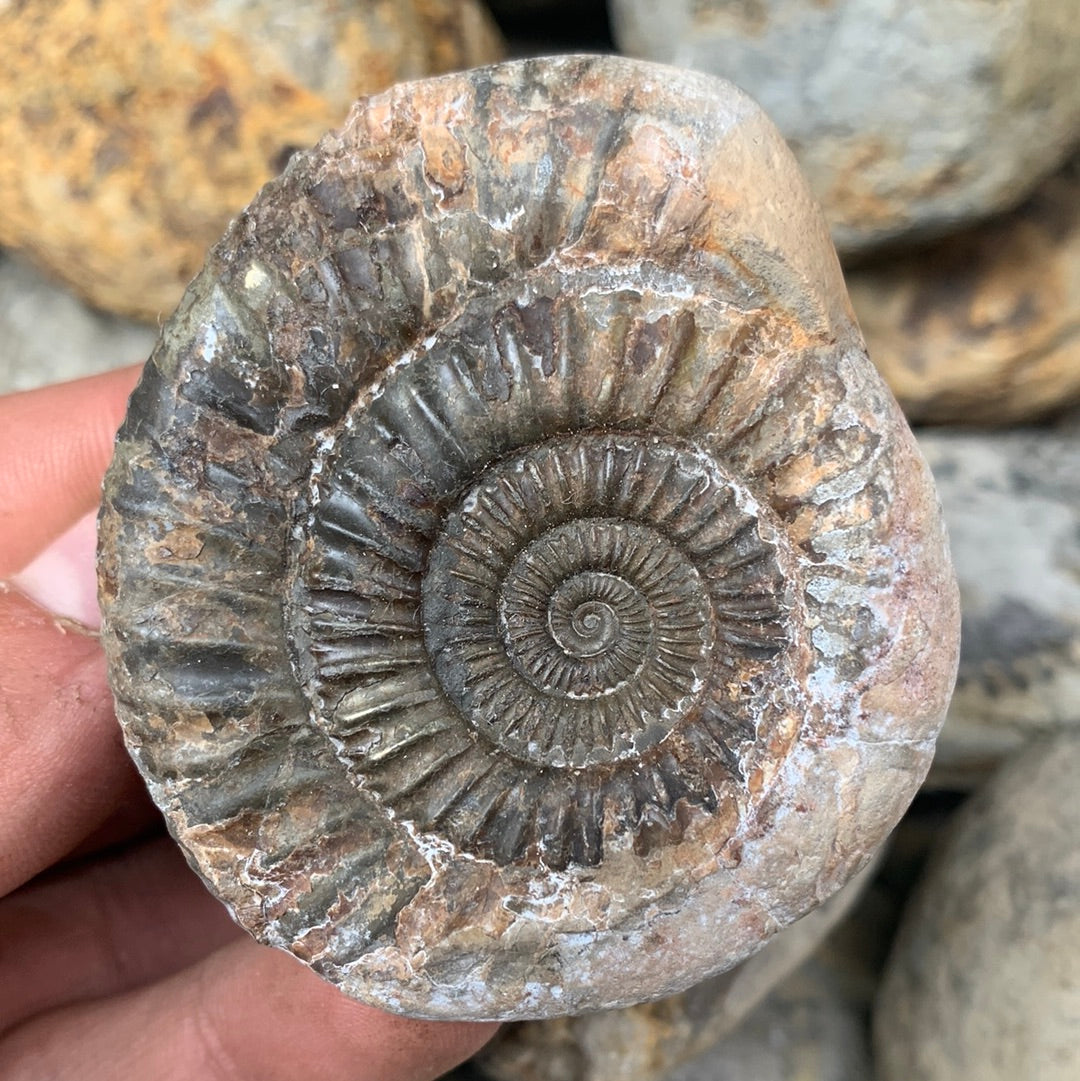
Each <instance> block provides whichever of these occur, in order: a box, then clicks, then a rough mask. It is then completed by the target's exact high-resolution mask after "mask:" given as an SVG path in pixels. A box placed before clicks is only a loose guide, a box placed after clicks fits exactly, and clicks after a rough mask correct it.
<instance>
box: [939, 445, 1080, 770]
mask: <svg viewBox="0 0 1080 1081" xmlns="http://www.w3.org/2000/svg"><path fill="white" fill-rule="evenodd" d="M919 446H920V447H921V448H922V451H923V453H924V455H925V456H926V458H927V461H928V462H929V463H930V467H931V470H932V471H933V473H934V479H935V481H936V483H937V489H938V494H939V495H940V497H941V502H942V507H943V509H944V513H945V521H946V525H947V528H948V530H949V538H950V543H951V546H952V552H953V559H954V562H955V564H956V572H957V577H958V579H959V582H960V599H961V611H962V625H961V626H962V630H961V644H960V667H959V674H958V676H957V682H956V690H955V692H954V694H953V699H952V703H951V705H950V707H949V712H948V716H947V719H946V722H945V727H944V729H943V730H942V732H941V735H940V737H939V740H938V747H937V753H936V756H935V760H934V769H933V771H932V773H931V782H932V783H933V784H935V785H939V786H940V785H955V784H962V785H969V784H970V783H972V781H974V780H977V779H978V778H979V777H980V776H981V775H983V774H984V773H985V772H986V771H987V770H988V769H990V768H992V767H993V766H994V765H995V764H996V763H997V762H998V761H1000V760H1001V759H1002V758H1003V757H1004V756H1005V755H1007V754H1010V753H1012V752H1014V751H1015V750H1016V749H1017V748H1018V747H1019V746H1020V745H1021V744H1022V743H1023V741H1024V740H1025V739H1028V738H1030V737H1031V736H1032V735H1034V734H1036V733H1038V732H1041V731H1053V730H1055V729H1061V728H1067V727H1077V726H1080V539H1078V538H1080V441H1078V440H1077V439H1076V437H1075V435H1073V434H1069V433H1067V432H1054V431H1041V430H1034V429H1031V430H1019V431H1012V432H1002V433H1000V434H995V435H990V434H985V433H974V432H973V433H958V432H948V431H923V432H921V433H919Z"/></svg>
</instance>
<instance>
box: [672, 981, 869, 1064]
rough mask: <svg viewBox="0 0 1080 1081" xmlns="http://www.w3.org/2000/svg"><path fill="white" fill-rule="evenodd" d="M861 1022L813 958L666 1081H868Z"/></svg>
mask: <svg viewBox="0 0 1080 1081" xmlns="http://www.w3.org/2000/svg"><path fill="white" fill-rule="evenodd" d="M870 1076H871V1071H870V1048H869V1039H868V1036H867V1031H866V1024H865V1022H864V1019H863V1016H862V1014H861V1013H860V1012H859V1010H858V1009H857V1008H856V1007H855V1006H854V1005H853V1004H852V1003H851V1002H850V1001H849V1000H848V999H847V998H846V997H845V996H844V995H843V994H842V993H841V991H840V990H839V988H838V987H837V984H836V982H835V980H834V979H833V978H832V977H831V975H830V973H829V972H828V970H827V969H825V968H824V967H823V966H822V965H820V964H819V963H817V962H815V961H811V962H810V963H809V964H807V965H806V966H804V967H803V968H802V969H801V970H800V971H799V972H797V973H796V974H795V976H794V977H792V978H791V979H789V980H788V981H787V982H786V983H785V984H784V985H783V986H782V987H781V988H779V989H778V990H777V991H775V992H774V993H773V994H771V995H770V996H769V997H768V998H767V999H766V1000H765V1001H764V1002H763V1003H762V1004H761V1005H760V1006H759V1007H758V1008H757V1009H756V1010H755V1011H754V1012H753V1014H751V1015H750V1017H748V1018H747V1019H746V1021H745V1022H744V1023H743V1024H742V1025H741V1026H740V1027H739V1028H738V1029H737V1030H736V1031H735V1032H733V1033H732V1034H731V1035H730V1036H728V1037H726V1038H725V1039H723V1040H721V1041H720V1042H719V1043H718V1044H716V1045H715V1046H714V1047H713V1048H712V1049H711V1050H710V1051H708V1052H707V1053H706V1054H704V1055H702V1056H701V1057H700V1058H697V1059H695V1060H694V1061H693V1062H690V1063H688V1064H687V1065H685V1066H683V1067H682V1068H680V1069H678V1070H676V1071H675V1072H674V1073H672V1074H669V1075H668V1076H667V1077H666V1078H665V1081H867V1078H869V1077H870Z"/></svg>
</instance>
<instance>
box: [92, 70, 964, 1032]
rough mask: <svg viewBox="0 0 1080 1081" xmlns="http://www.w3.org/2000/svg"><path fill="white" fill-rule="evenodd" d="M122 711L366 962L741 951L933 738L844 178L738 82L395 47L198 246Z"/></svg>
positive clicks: (157, 408)
mask: <svg viewBox="0 0 1080 1081" xmlns="http://www.w3.org/2000/svg"><path fill="white" fill-rule="evenodd" d="M100 538H101V540H100V592H101V600H102V606H103V610H104V621H105V622H104V630H103V638H104V643H105V648H106V651H107V654H108V657H109V663H110V670H111V678H112V684H113V688H114V692H115V695H116V700H117V711H118V714H119V717H120V719H121V722H122V724H123V727H124V731H125V736H126V739H127V742H128V745H129V747H130V749H131V751H132V753H133V755H134V756H135V759H136V761H137V762H138V764H139V766H140V768H141V770H142V771H143V773H144V775H145V777H146V779H147V782H148V784H149V786H150V789H151V792H152V793H153V795H154V797H155V799H156V800H157V802H158V803H159V804H160V806H161V807H162V808H163V809H164V811H165V814H166V816H167V818H168V821H169V823H170V826H171V829H172V830H173V833H174V835H175V836H176V838H177V840H178V841H179V843H180V844H181V845H182V846H183V847H184V849H185V851H186V852H187V853H188V855H189V857H190V859H191V861H192V863H193V864H194V865H195V866H196V867H197V868H198V869H199V871H200V873H201V874H202V875H203V876H204V878H205V879H206V880H207V882H208V883H209V884H210V885H211V887H212V888H213V889H214V890H215V892H216V893H217V894H218V895H219V896H220V897H221V898H222V899H223V900H224V901H225V902H226V903H227V904H228V905H229V906H230V908H231V910H232V911H233V913H234V915H235V916H236V918H237V920H238V921H239V922H240V923H241V924H242V925H243V926H245V927H247V928H248V929H249V930H250V931H251V932H252V933H253V934H254V935H256V937H258V938H259V939H261V940H262V941H264V942H268V943H271V944H274V945H277V946H281V947H283V948H285V949H288V950H290V951H291V952H292V953H293V954H295V955H296V956H297V957H299V958H301V959H302V960H304V961H306V962H308V963H309V964H310V965H312V966H313V967H314V968H315V969H316V971H318V972H320V973H321V974H322V975H323V976H325V977H326V978H327V979H329V980H331V981H333V982H334V983H336V984H337V985H338V986H340V987H341V988H343V989H344V990H345V991H346V992H348V993H349V994H352V995H355V996H357V997H359V998H362V999H364V1000H366V1001H368V1002H372V1003H376V1004H378V1005H380V1006H383V1007H386V1008H389V1009H392V1010H397V1011H401V1012H406V1013H410V1014H413V1015H417V1016H426V1017H459V1018H461V1017H476V1018H479V1017H503V1018H509V1017H517V1018H523V1017H541V1016H550V1015H553V1014H560V1013H569V1012H574V1011H580V1010H586V1009H593V1008H602V1007H609V1006H617V1005H623V1004H627V1003H630V1002H634V1001H639V1000H642V999H646V998H650V997H656V996H659V995H662V994H666V993H670V992H674V991H677V990H680V989H682V988H685V987H687V986H689V985H690V984H692V983H695V982H698V981H700V980H702V979H704V978H705V977H707V976H710V975H712V974H714V973H716V972H719V971H721V970H723V969H724V968H727V967H730V966H731V965H733V964H735V963H736V962H737V961H739V960H741V959H742V958H744V957H746V956H747V955H749V954H750V953H752V952H753V951H755V950H756V949H758V948H759V947H760V946H761V945H762V944H763V943H764V942H765V941H766V940H768V938H769V937H770V936H771V935H772V934H773V933H774V932H775V931H776V930H778V929H779V928H780V927H782V926H784V925H786V924H788V923H790V922H791V921H792V920H794V919H796V918H798V917H799V916H800V915H802V914H803V913H805V912H806V911H808V910H809V909H811V908H813V907H814V906H815V905H817V904H819V903H820V902H821V901H822V900H824V899H825V898H826V897H827V896H828V895H829V894H831V893H832V892H834V891H835V890H836V889H837V888H838V887H839V886H840V885H841V884H842V883H843V882H844V881H846V880H847V879H848V878H849V877H850V876H851V875H852V874H853V873H855V872H856V871H857V870H858V869H859V868H860V867H861V866H863V865H864V864H865V862H866V861H867V859H869V857H870V854H871V853H872V852H873V850H874V849H875V847H876V846H877V844H878V843H879V842H880V841H881V839H882V838H883V837H884V835H885V834H886V833H887V832H888V830H889V829H890V828H891V827H892V825H893V824H894V823H895V822H896V820H897V819H898V818H899V816H900V814H901V813H902V811H903V809H904V807H905V806H906V805H907V803H908V801H909V800H910V798H911V796H912V794H913V793H914V792H915V790H916V788H917V786H918V784H919V782H920V781H921V779H922V777H923V775H924V773H925V771H926V768H927V766H928V764H929V761H930V757H931V754H932V750H933V741H934V736H935V734H936V732H937V729H938V727H939V725H940V723H941V719H942V716H943V714H944V710H945V705H946V701H947V698H948V694H949V691H950V688H951V685H952V680H953V677H954V672H955V664H956V651H957V647H956V637H957V619H958V617H957V603H956V589H955V583H954V579H953V574H952V568H951V566H950V563H949V559H948V555H947V551H946V545H945V540H944V536H943V532H942V526H941V522H940V518H939V514H938V508H937V500H936V496H935V494H934V491H933V487H932V484H931V481H930V476H929V473H928V471H927V469H926V466H925V464H924V463H923V461H922V459H921V457H920V456H919V453H918V450H917V448H916V446H915V443H914V440H913V439H912V437H911V434H910V432H909V431H908V429H907V427H906V425H905V423H904V421H903V419H902V417H901V415H900V413H899V410H898V408H897V406H896V404H895V401H894V400H893V398H892V396H891V395H890V394H889V392H888V390H887V389H886V388H885V386H884V384H883V383H882V382H881V380H880V377H879V376H878V375H877V373H876V372H875V371H874V369H873V366H872V365H871V364H870V363H869V361H868V360H867V358H866V355H865V352H864V349H863V346H862V342H861V339H860V337H859V334H858V331H857V329H856V326H855V323H854V319H853V317H852V315H851V311H850V308H849V305H848V302H847V297H846V294H845V292H844V288H843V283H842V278H841V275H840V270H839V266H838V264H837V261H836V257H835V253H834V252H833V249H832V247H831V244H830V242H829V238H828V232H827V229H826V226H825V224H824V221H823V219H822V218H821V216H820V213H819V212H818V210H817V208H816V207H815V205H814V204H813V202H812V200H811V199H810V197H809V195H808V194H807V192H806V190H805V187H804V186H803V183H802V181H801V179H800V177H799V174H798V170H797V168H796V167H795V165H794V162H793V160H792V158H791V157H790V155H789V153H788V151H787V149H786V147H785V146H784V144H783V141H782V140H781V139H780V137H779V135H778V134H777V132H776V131H775V130H774V128H773V127H772V125H771V124H770V123H769V121H768V120H767V119H766V118H765V116H764V114H763V113H762V112H761V111H760V109H758V107H757V106H756V105H754V104H753V103H752V102H751V101H750V100H749V99H748V98H746V97H745V96H743V95H742V94H741V93H739V92H738V91H736V90H735V89H734V88H733V87H731V86H730V85H728V84H726V83H723V82H719V81H716V80H713V79H711V78H709V77H706V76H701V75H697V74H692V73H688V72H679V71H676V70H673V69H666V68H662V67H658V66H654V65H649V64H642V63H638V62H633V61H627V60H622V59H618V58H591V57H572V58H561V59H556V60H544V61H523V62H517V63H512V64H507V65H503V66H500V67H494V68H489V69H484V70H479V71H476V72H472V73H468V74H465V75H461V76H448V77H444V78H440V79H435V80H429V81H426V82H420V83H414V84H408V85H403V86H399V87H397V88H395V89H393V90H392V91H390V92H388V93H387V94H384V95H382V96H379V97H376V98H372V99H370V100H366V101H362V102H360V103H359V104H358V105H357V107H356V108H355V109H354V111H353V113H352V115H351V117H350V119H349V121H348V123H347V124H346V126H345V127H344V129H343V130H342V131H341V132H339V133H336V134H333V135H329V136H327V137H326V138H325V139H324V140H323V141H322V142H321V143H320V144H319V146H318V147H317V148H316V149H315V150H314V151H312V152H310V153H301V154H298V155H297V156H296V157H295V158H294V160H293V161H292V163H291V164H290V166H289V168H288V169H287V170H286V172H285V173H284V174H283V176H282V177H281V178H279V179H277V180H275V181H273V182H271V183H270V184H269V185H268V186H267V187H266V188H265V189H264V190H263V191H262V192H261V193H260V195H259V196H258V197H257V198H256V199H255V200H254V202H253V203H252V204H251V206H250V207H248V209H247V210H246V211H245V212H244V213H243V214H241V215H240V217H239V218H238V219H237V220H236V222H235V223H234V224H233V226H232V227H231V229H230V231H229V233H228V234H227V235H226V237H225V239H224V240H223V241H222V242H221V244H219V245H218V246H217V247H216V248H215V249H214V250H213V251H212V252H211V254H210V256H209V258H208V261H207V264H206V267H205V269H204V270H203V271H202V273H201V274H200V275H199V276H198V277H197V278H196V280H195V281H194V282H193V283H192V286H191V288H190V290H189V291H188V293H187V295H186V297H185V299H184V301H183V303H182V304H181V305H180V307H179V309H178V310H177V312H176V314H175V315H174V316H173V318H172V319H171V320H170V321H169V323H168V324H167V325H166V327H165V328H164V330H163V334H162V338H161V341H160V343H159V345H158V347H157V349H156V350H155V352H154V354H153V356H152V358H151V360H150V362H149V363H148V365H147V368H146V370H145V373H144V375H143V378H142V381H141V382H140V384H139V387H138V389H137V390H136V392H135V394H134V396H133V398H132V402H131V407H130V410H129V415H128V418H127V420H126V422H125V424H124V427H123V429H122V430H121V433H120V435H119V437H118V443H117V451H116V456H115V459H114V462H113V464H112V466H111V468H110V470H109V473H108V476H107V479H106V485H105V496H104V501H103V508H102V512H101V519H100Z"/></svg>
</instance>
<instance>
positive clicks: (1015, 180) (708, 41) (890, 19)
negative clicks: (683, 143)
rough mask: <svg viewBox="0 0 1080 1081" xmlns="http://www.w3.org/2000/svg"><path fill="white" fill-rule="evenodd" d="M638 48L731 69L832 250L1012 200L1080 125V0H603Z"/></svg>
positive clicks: (1062, 151) (929, 227)
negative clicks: (825, 224)
mask: <svg viewBox="0 0 1080 1081" xmlns="http://www.w3.org/2000/svg"><path fill="white" fill-rule="evenodd" d="M611 11H612V18H613V23H614V33H615V39H616V41H617V42H618V43H619V46H620V48H621V49H622V50H623V51H624V52H627V53H629V54H630V55H633V56H641V57H647V58H649V59H653V60H662V61H666V62H668V63H674V64H679V65H683V66H687V67H695V68H700V69H701V70H704V71H709V72H712V73H714V74H717V75H723V76H725V77H726V78H729V79H731V80H732V81H733V82H735V83H737V84H738V85H739V86H741V87H742V88H743V89H744V90H746V91H748V92H749V93H750V94H751V95H752V96H753V97H755V98H757V100H758V101H759V102H760V103H761V105H762V106H764V108H765V111H766V112H767V113H769V114H770V115H771V116H772V118H773V120H774V121H775V122H776V124H777V126H778V127H779V128H780V130H781V131H782V132H783V133H784V135H785V136H786V137H787V139H788V140H789V141H790V143H791V145H792V148H793V149H794V150H795V153H796V156H797V157H798V158H799V161H800V164H801V165H802V167H803V169H804V170H805V171H806V174H807V177H808V179H809V181H810V186H811V187H812V188H813V189H814V191H815V193H816V194H817V196H818V197H819V198H820V199H821V200H822V203H823V204H824V207H825V210H826V214H827V216H828V217H829V219H830V222H831V224H832V227H833V235H834V239H835V240H836V243H837V247H838V248H840V249H841V252H842V253H843V252H845V251H846V252H856V251H861V250H865V249H867V248H870V247H873V246H874V245H876V244H879V243H881V242H882V241H886V240H891V239H893V238H896V237H900V236H904V235H906V234H933V233H938V232H943V231H947V230H949V229H952V228H953V227H955V226H957V225H959V224H960V223H962V222H966V221H970V220H972V219H974V218H979V217H982V216H985V215H987V214H989V213H991V212H993V211H995V210H999V209H1002V208H1004V207H1007V206H1011V205H1014V204H1015V203H1017V202H1018V201H1019V200H1020V199H1021V198H1022V197H1023V195H1024V194H1025V193H1026V192H1027V191H1028V190H1029V189H1030V188H1031V187H1032V186H1033V185H1034V184H1035V183H1036V182H1037V181H1038V180H1039V178H1040V177H1042V176H1044V175H1046V174H1047V173H1049V172H1050V171H1051V170H1052V169H1053V168H1054V167H1055V165H1056V164H1057V163H1058V162H1060V161H1062V160H1063V158H1064V157H1065V155H1066V153H1067V152H1068V149H1069V147H1070V145H1072V144H1074V143H1075V142H1076V140H1077V137H1078V136H1080V78H1077V71H1078V70H1080V3H1078V0H1001V2H998V3H994V4H987V3H986V2H985V0H908V2H906V3H904V4H902V5H901V4H897V3H896V2H895V0H828V2H817V3H809V2H807V0H663V3H660V2H659V0H611Z"/></svg>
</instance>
